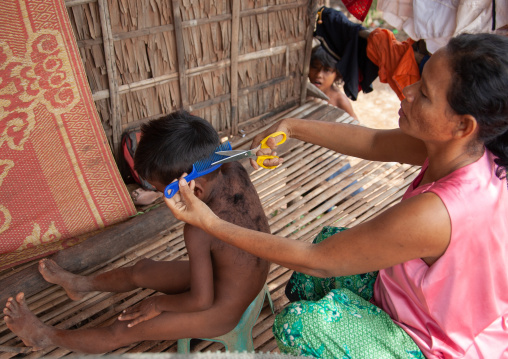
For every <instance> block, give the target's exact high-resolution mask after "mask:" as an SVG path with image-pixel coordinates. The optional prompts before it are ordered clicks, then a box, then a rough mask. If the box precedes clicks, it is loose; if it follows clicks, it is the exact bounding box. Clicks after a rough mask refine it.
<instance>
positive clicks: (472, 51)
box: [446, 34, 508, 177]
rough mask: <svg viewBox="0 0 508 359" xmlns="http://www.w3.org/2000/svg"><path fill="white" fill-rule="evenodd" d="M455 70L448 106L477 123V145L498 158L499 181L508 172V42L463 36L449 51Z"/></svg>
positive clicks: (497, 37) (452, 42)
mask: <svg viewBox="0 0 508 359" xmlns="http://www.w3.org/2000/svg"><path fill="white" fill-rule="evenodd" d="M446 49H447V55H448V56H449V59H450V67H451V70H452V81H453V82H452V85H451V86H450V89H449V91H448V103H449V104H450V106H451V108H452V109H453V110H454V111H455V112H456V113H458V114H460V115H464V114H469V115H472V116H474V117H475V119H476V121H477V123H478V127H479V130H478V138H477V139H478V141H480V142H482V143H484V144H485V147H486V148H487V149H488V150H490V151H491V152H492V153H493V154H494V155H495V156H497V157H498V158H497V159H496V160H495V162H496V164H497V165H498V166H499V168H498V170H497V175H498V177H502V176H506V171H507V168H508V38H506V37H503V36H500V35H494V34H462V35H459V36H457V37H454V38H452V39H451V40H450V41H449V43H448V45H447V47H446Z"/></svg>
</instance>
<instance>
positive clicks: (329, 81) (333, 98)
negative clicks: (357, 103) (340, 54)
mask: <svg viewBox="0 0 508 359" xmlns="http://www.w3.org/2000/svg"><path fill="white" fill-rule="evenodd" d="M336 64H337V60H335V59H334V58H333V57H332V56H331V55H330V54H328V53H327V52H326V50H325V49H324V48H323V47H322V46H318V47H315V48H314V49H313V50H312V54H311V58H310V68H309V80H310V82H311V83H312V84H313V85H315V86H316V87H317V88H319V89H320V90H321V91H323V93H324V94H325V95H326V96H328V97H329V98H330V100H328V103H329V104H330V105H333V106H336V107H338V108H340V109H342V110H344V111H346V112H347V113H348V114H349V115H350V116H351V117H354V118H356V119H358V117H357V116H356V114H355V112H354V111H353V106H352V105H351V102H350V101H349V99H348V98H347V96H346V95H345V94H344V93H343V92H342V91H340V90H339V87H338V86H337V83H338V82H340V81H341V80H342V75H341V74H340V73H339V72H338V71H337V70H336V67H335V65H336Z"/></svg>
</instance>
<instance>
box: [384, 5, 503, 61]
mask: <svg viewBox="0 0 508 359" xmlns="http://www.w3.org/2000/svg"><path fill="white" fill-rule="evenodd" d="M494 2H495V19H494V18H493V16H492V15H493V12H492V8H493V3H494ZM377 10H379V11H381V12H382V14H383V15H382V16H383V19H384V20H385V21H386V22H388V23H389V24H390V25H391V26H393V27H395V28H396V29H398V30H403V31H404V32H405V33H406V34H408V36H409V37H410V38H412V39H413V40H420V39H424V40H425V42H426V44H427V50H428V51H429V52H431V53H433V52H435V51H436V50H437V49H439V48H440V47H442V46H445V45H446V44H447V43H448V40H449V39H450V38H451V37H453V36H455V35H458V34H460V33H464V32H467V33H480V32H493V29H492V27H493V25H494V27H495V29H499V28H501V27H503V26H505V25H507V24H508V0H495V1H493V0H378V2H377Z"/></svg>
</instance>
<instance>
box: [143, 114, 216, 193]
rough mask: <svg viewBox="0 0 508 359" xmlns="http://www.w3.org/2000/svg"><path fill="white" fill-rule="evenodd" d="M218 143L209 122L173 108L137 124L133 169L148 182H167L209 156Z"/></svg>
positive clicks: (164, 183) (188, 171)
mask: <svg viewBox="0 0 508 359" xmlns="http://www.w3.org/2000/svg"><path fill="white" fill-rule="evenodd" d="M219 144H220V140H219V135H218V134H217V131H215V129H214V128H213V127H212V125H211V124H210V123H208V122H207V121H205V120H204V119H202V118H201V117H197V116H193V115H191V114H190V113H188V112H185V111H177V112H173V113H171V114H169V115H167V116H164V117H162V118H160V119H157V120H152V121H149V122H147V123H145V124H143V125H142V126H141V139H140V141H139V144H138V147H137V149H136V153H135V156H134V169H135V170H136V171H137V172H138V174H139V175H140V176H141V177H143V178H144V179H146V180H147V181H149V182H151V183H160V184H163V185H167V184H169V183H171V182H172V181H173V180H174V179H176V178H179V177H180V176H181V175H182V174H183V173H184V172H187V173H190V172H191V171H192V164H193V163H194V162H196V161H199V160H201V159H204V158H206V157H208V156H210V155H211V154H212V153H213V152H214V150H215V149H216V148H217V146H219ZM215 173H216V172H212V173H210V175H215Z"/></svg>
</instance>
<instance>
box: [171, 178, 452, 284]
mask: <svg viewBox="0 0 508 359" xmlns="http://www.w3.org/2000/svg"><path fill="white" fill-rule="evenodd" d="M179 193H181V195H180V196H178V195H175V197H173V198H172V199H170V200H168V199H166V204H167V205H168V207H169V208H170V209H171V211H172V212H173V214H174V215H175V217H176V218H178V219H181V220H183V221H186V222H190V223H192V224H193V225H195V226H198V227H200V228H202V229H203V230H204V231H206V232H208V233H209V234H211V235H212V236H214V237H216V238H219V239H221V240H222V241H224V242H226V243H229V244H232V245H234V246H236V247H238V248H240V249H243V250H245V251H246V252H249V253H252V254H253V255H256V256H258V257H261V258H264V259H267V260H269V261H272V262H274V263H278V264H280V265H282V266H284V267H287V268H290V269H293V270H296V271H299V272H302V273H305V274H309V275H313V276H319V277H329V276H343V275H350V274H359V273H365V272H370V271H373V270H378V269H382V268H387V267H390V266H393V265H395V264H399V263H402V262H406V261H408V260H411V259H415V258H422V259H424V260H425V261H426V262H427V263H428V264H429V265H430V264H432V263H434V262H435V261H436V260H437V259H438V258H439V257H440V256H441V255H442V254H443V253H444V252H445V251H446V248H447V246H448V243H449V240H450V232H451V227H450V219H449V216H448V212H447V211H446V208H445V206H444V204H443V203H442V202H441V200H440V199H439V197H437V196H436V195H434V194H432V193H425V194H422V195H419V196H416V197H414V198H411V199H408V200H406V201H403V202H401V203H399V204H397V205H395V206H393V207H391V208H390V209H388V210H386V211H385V212H383V213H381V214H379V215H378V216H377V217H376V218H374V219H372V220H370V221H368V222H365V223H363V224H361V225H358V226H356V227H354V228H351V229H349V230H347V231H344V232H340V233H337V234H335V235H334V236H331V237H329V238H327V239H326V240H324V241H323V242H320V243H319V244H310V243H305V242H300V241H296V240H290V239H287V238H283V237H278V236H275V235H271V234H267V233H261V232H256V231H252V230H248V229H245V228H242V227H238V226H236V225H233V224H231V223H228V222H225V221H223V220H221V219H219V218H218V217H217V216H215V214H213V212H211V211H210V210H209V209H208V207H206V205H204V204H203V203H202V202H201V201H200V200H199V199H197V198H196V197H195V196H194V194H193V193H192V191H191V190H190V189H189V186H187V184H186V182H185V181H182V182H180V191H179Z"/></svg>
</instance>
